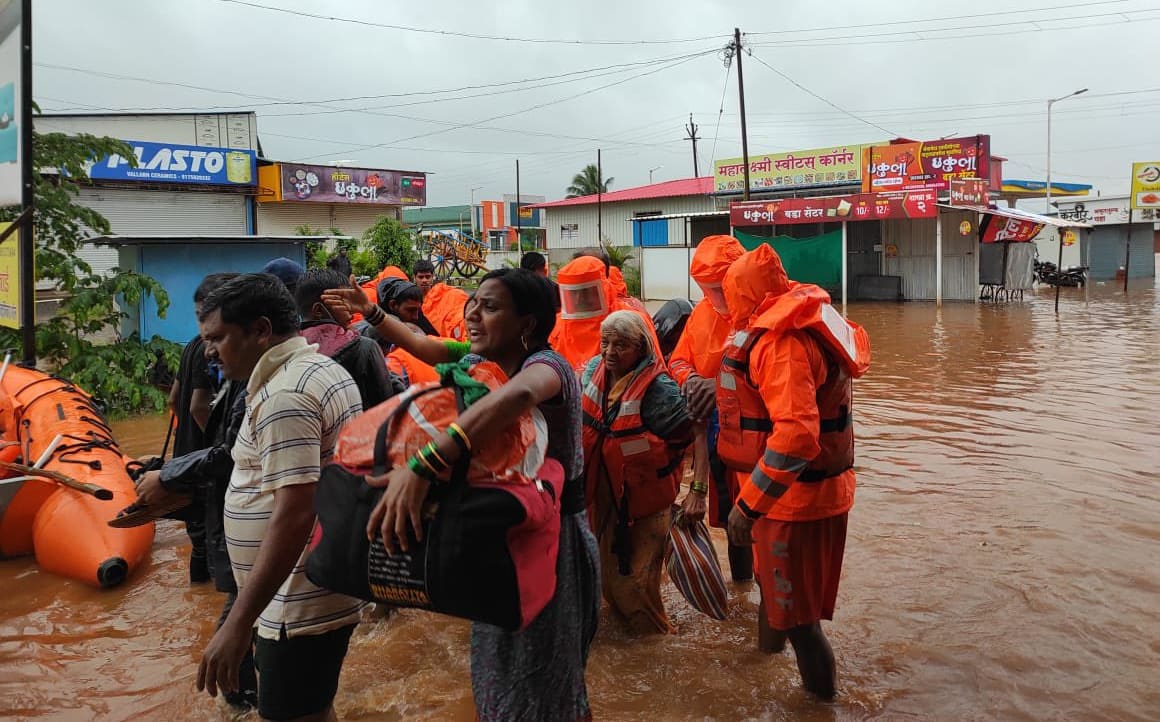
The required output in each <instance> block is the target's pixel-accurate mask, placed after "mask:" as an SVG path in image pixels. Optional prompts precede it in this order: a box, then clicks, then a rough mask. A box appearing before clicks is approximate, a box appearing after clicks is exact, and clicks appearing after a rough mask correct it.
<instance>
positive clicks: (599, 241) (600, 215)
mask: <svg viewBox="0 0 1160 722" xmlns="http://www.w3.org/2000/svg"><path fill="white" fill-rule="evenodd" d="M596 245H598V246H600V247H601V248H604V166H603V165H601V163H600V149H599V148H597V149H596Z"/></svg>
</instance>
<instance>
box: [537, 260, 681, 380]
mask: <svg viewBox="0 0 1160 722" xmlns="http://www.w3.org/2000/svg"><path fill="white" fill-rule="evenodd" d="M556 282H557V284H558V285H559V286H560V313H559V314H558V315H557V319H556V327H555V328H554V329H553V330H552V335H551V336H550V337H549V339H548V342H549V343H550V344H551V345H552V348H553V349H555V350H556V352H557V353H559V354H560V355H561V356H563V357H564V358H566V359H568V362H569V363H570V364H572V368H573V369H575V371H576V373H577V374H580V373H581V372H582V371H583V370H584V367H585V366H586V365H587V364H588V361H589V360H590V359H592V358H593V357H595V356H598V355H600V324H601V322H602V321H604V319H605V317H607V316H608V314H609V313H611V312H613V311H619V310H627V311H633V312H634V313H637V314H639V315H640V317H641V318H643V319H644V320H645V326H646V327H648V329H649V333H650V334H651V335H652V343H653V348H660V345H661V344H660V341H658V340H657V337H656V335H657V334H656V329H655V328H654V327H653V322H652V318H651V317H650V316H649V315H648V314H647V313H645V312H644V311H639V310H637V309H634V308H632V307H630V306H626V305H625V304H623V303H621V302H620V301H619V300H618V299H617V298H616V291H615V290H614V289H613V286H612V282H611V281H610V280H609V279H608V277H607V276H606V275H605V268H604V261H602V260H600V259H599V258H593V257H591V256H582V257H580V258H576V259H574V260H572V261H569V262H568V263H567V264H566V265H564V267H563V268H561V269H560V272H559V273H557V274H556Z"/></svg>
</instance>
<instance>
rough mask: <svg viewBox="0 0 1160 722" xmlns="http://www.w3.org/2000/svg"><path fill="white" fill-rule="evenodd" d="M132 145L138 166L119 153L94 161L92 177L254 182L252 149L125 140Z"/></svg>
mask: <svg viewBox="0 0 1160 722" xmlns="http://www.w3.org/2000/svg"><path fill="white" fill-rule="evenodd" d="M125 142H126V143H128V144H129V146H130V147H131V148H133V155H134V156H136V158H137V166H136V167H133V166H132V165H131V164H130V162H129V160H128V159H126V158H123V157H121V156H119V155H115V154H114V155H110V156H106V157H104V158H101V159H99V160H98V161H97V162H95V163H93V166H92V168H90V169H89V177H90V178H92V179H93V180H117V181H140V182H151V183H193V184H199V185H222V186H250V185H254V176H255V172H254V166H255V164H256V160H257V159H256V156H255V154H254V151H252V150H234V149H231V148H209V147H204V146H196V145H176V144H173V143H148V142H145V141H139V140H127V141H125Z"/></svg>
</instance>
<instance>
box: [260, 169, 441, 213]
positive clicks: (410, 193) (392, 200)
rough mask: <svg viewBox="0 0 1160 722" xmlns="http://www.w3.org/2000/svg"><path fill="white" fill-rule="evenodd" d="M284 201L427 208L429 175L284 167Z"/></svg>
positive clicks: (282, 175)
mask: <svg viewBox="0 0 1160 722" xmlns="http://www.w3.org/2000/svg"><path fill="white" fill-rule="evenodd" d="M280 170H281V182H282V200H284V201H310V202H312V203H355V204H360V205H364V204H365V205H382V206H425V205H427V174H426V173H411V172H408V171H398V170H371V169H368V168H336V167H333V166H320V165H303V164H301V163H282V164H281V167H280Z"/></svg>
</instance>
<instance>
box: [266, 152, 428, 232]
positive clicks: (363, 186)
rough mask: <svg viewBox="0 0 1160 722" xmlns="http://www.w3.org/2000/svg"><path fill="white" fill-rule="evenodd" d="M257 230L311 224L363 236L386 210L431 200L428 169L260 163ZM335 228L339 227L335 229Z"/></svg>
mask: <svg viewBox="0 0 1160 722" xmlns="http://www.w3.org/2000/svg"><path fill="white" fill-rule="evenodd" d="M256 199H257V218H256V223H255V227H256V230H255V232H256V233H259V234H262V235H270V236H290V235H295V234H296V233H298V232H299V230H298V229H300V228H302V227H304V226H306V227H309V228H311V229H314V230H321V232H322V233H332V232H333V231H340V232H341V234H342V235H345V236H350V237H353V238H359V237H361V236H362V235H363V233H365V232H366V230H367V229H368V228H370V227H371V226H373V225H374V224H375V222H376V221H377V220H378V219H379V218H380V217H381V216H384V215H385V216H387V217H389V218H394V219H395V220H398V221H402V220H403V214H402V209H403V208H412V207H420V206H424V205H426V204H427V174H426V173H422V172H417V171H399V170H381V169H369V168H347V167H345V166H343V167H339V166H324V165H311V164H303V163H284V162H272V163H264V164H263V165H261V166H260V167H259V168H258V188H257V195H256ZM332 229H333V231H332Z"/></svg>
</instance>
